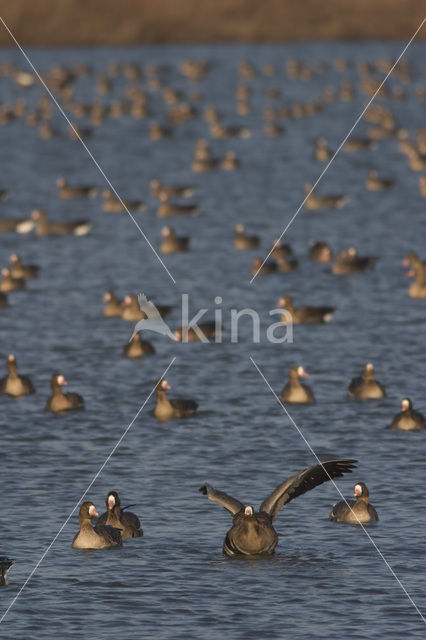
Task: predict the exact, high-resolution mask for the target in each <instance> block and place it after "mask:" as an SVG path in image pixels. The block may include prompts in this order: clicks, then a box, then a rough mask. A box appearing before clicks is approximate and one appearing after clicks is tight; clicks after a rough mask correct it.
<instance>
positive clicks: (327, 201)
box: [305, 184, 349, 211]
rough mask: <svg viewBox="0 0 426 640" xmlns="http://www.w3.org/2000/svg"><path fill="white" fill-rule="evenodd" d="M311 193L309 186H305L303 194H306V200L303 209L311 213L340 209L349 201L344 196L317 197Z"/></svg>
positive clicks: (310, 186)
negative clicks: (319, 210)
mask: <svg viewBox="0 0 426 640" xmlns="http://www.w3.org/2000/svg"><path fill="white" fill-rule="evenodd" d="M311 191H312V185H311V184H305V193H308V194H309V195H308V198H307V200H306V202H305V207H306V208H307V209H310V210H312V211H315V210H316V209H341V208H342V207H344V206H345V204H346V203H347V202H348V201H349V198H348V196H345V195H328V196H317V195H316V194H315V193H314V192H313V191H312V193H311Z"/></svg>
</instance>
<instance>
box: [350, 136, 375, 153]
mask: <svg viewBox="0 0 426 640" xmlns="http://www.w3.org/2000/svg"><path fill="white" fill-rule="evenodd" d="M376 148H377V144H376V143H375V142H374V140H370V138H350V139H349V140H346V142H345V144H344V145H343V149H344V150H345V151H364V150H365V149H376Z"/></svg>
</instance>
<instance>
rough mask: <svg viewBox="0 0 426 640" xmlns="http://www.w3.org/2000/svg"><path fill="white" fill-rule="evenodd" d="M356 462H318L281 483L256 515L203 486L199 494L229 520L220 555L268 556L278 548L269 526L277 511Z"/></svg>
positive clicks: (228, 497) (249, 507) (342, 472)
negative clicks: (213, 503) (215, 505)
mask: <svg viewBox="0 0 426 640" xmlns="http://www.w3.org/2000/svg"><path fill="white" fill-rule="evenodd" d="M356 462H357V460H327V461H326V462H320V463H319V464H315V465H313V466H311V467H308V468H307V469H303V471H299V473H297V474H296V475H294V476H292V477H291V478H288V480H284V482H282V483H281V484H280V485H278V487H276V489H274V491H273V492H272V493H271V494H270V495H269V496H268V497H267V498H265V500H264V501H263V502H262V504H261V505H260V509H259V511H258V512H256V511H254V509H253V507H252V506H249V505H248V506H246V505H244V504H243V503H242V502H240V501H239V500H236V499H235V498H232V497H231V496H229V495H227V494H226V493H224V492H223V491H218V490H216V489H213V487H211V486H210V485H209V484H204V485H203V486H202V487H201V488H200V491H201V493H203V494H204V495H206V496H207V497H208V498H209V500H212V501H213V502H216V503H217V504H220V505H221V506H222V507H225V509H227V510H228V511H229V512H230V513H231V514H232V516H233V523H232V527H231V529H230V530H229V531H228V533H227V534H226V537H225V541H224V543H223V553H224V554H225V555H227V556H236V555H243V556H252V555H258V554H272V553H274V550H275V547H276V546H277V544H278V535H277V532H276V531H275V529H274V527H273V526H272V522H273V521H274V520H275V518H276V516H277V514H278V511H279V510H280V509H281V508H282V507H283V506H284V505H285V504H287V503H288V502H290V500H293V499H294V498H297V497H298V496H301V495H302V494H304V493H306V492H307V491H310V489H313V488H314V487H317V486H318V485H320V484H322V483H323V482H327V480H331V479H333V478H340V477H341V476H343V475H344V474H345V473H351V471H352V469H354V468H355V467H356Z"/></svg>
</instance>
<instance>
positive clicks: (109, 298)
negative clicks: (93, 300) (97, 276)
mask: <svg viewBox="0 0 426 640" xmlns="http://www.w3.org/2000/svg"><path fill="white" fill-rule="evenodd" d="M103 302H104V303H105V306H104V311H103V314H104V316H105V317H106V318H113V317H116V316H121V315H122V313H123V306H122V305H123V303H122V302H120V300H119V299H118V298H117V296H116V295H115V294H114V293H113V292H112V291H106V292H105V293H104V296H103Z"/></svg>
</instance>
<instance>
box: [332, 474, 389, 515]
mask: <svg viewBox="0 0 426 640" xmlns="http://www.w3.org/2000/svg"><path fill="white" fill-rule="evenodd" d="M354 496H355V498H356V500H347V501H345V500H341V501H340V502H338V503H337V504H335V505H334V507H333V509H332V511H331V513H330V515H329V517H328V519H329V520H331V521H332V522H350V523H351V524H366V523H367V522H372V521H377V520H378V519H379V516H378V515H377V511H376V510H375V508H374V507H373V505H372V504H369V503H368V499H369V496H370V493H369V491H368V489H367V486H366V485H365V484H364V482H357V484H356V485H355V487H354Z"/></svg>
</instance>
